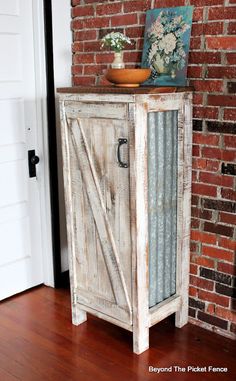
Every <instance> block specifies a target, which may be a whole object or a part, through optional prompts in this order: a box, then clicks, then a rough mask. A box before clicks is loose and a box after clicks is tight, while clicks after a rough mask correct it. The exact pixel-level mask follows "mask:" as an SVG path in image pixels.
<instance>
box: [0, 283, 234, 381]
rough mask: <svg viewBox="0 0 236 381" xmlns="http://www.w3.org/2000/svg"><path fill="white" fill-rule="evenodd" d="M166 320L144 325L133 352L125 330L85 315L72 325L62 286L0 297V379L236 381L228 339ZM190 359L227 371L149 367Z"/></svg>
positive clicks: (179, 363) (182, 363)
mask: <svg viewBox="0 0 236 381" xmlns="http://www.w3.org/2000/svg"><path fill="white" fill-rule="evenodd" d="M172 320H173V319H171V318H170V319H167V320H165V321H163V322H161V323H159V324H158V325H156V326H154V327H153V328H151V330H150V349H149V350H148V351H146V352H145V353H143V354H142V355H140V356H137V355H134V354H133V353H132V334H131V333H130V332H127V331H125V330H123V329H121V328H118V327H116V326H114V325H112V324H109V323H107V322H104V321H102V320H100V319H97V318H94V317H92V316H89V318H88V321H87V322H86V323H84V324H82V325H81V326H79V327H75V326H73V325H72V324H71V316H70V300H69V292H68V291H67V290H54V289H52V288H48V287H44V286H42V287H38V288H35V289H33V290H30V291H28V292H25V293H23V294H21V295H18V296H15V297H12V298H10V299H8V300H5V301H3V302H2V303H1V304H0V381H19V380H22V381H110V380H112V381H113V380H114V381H146V380H161V381H162V380H163V381H165V380H171V381H172V380H187V381H191V380H198V381H199V380H200V381H202V380H203V381H204V380H213V381H214V380H217V381H221V380H222V381H225V380H227V381H228V380H232V381H233V380H236V361H235V359H236V342H235V341H232V340H229V339H225V338H223V337H221V336H218V335H216V334H214V333H211V332H208V331H205V330H203V329H201V328H198V327H195V326H193V325H191V324H188V325H187V326H185V327H184V328H182V329H177V328H175V327H174V324H173V321H172ZM192 365H193V366H199V367H205V366H206V367H208V366H215V367H223V368H225V367H227V368H228V372H227V373H215V372H202V373H197V372H187V371H186V372H181V373H177V372H174V371H172V373H169V372H165V373H159V374H157V373H155V374H154V373H149V372H148V368H149V366H153V367H158V368H162V367H163V368H164V367H166V368H170V367H171V366H172V367H174V366H180V367H187V366H192ZM172 370H174V368H172Z"/></svg>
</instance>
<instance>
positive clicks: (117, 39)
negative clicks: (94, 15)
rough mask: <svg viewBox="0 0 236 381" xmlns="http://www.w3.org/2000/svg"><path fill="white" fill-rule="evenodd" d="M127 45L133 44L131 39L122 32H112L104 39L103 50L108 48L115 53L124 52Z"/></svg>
mask: <svg viewBox="0 0 236 381" xmlns="http://www.w3.org/2000/svg"><path fill="white" fill-rule="evenodd" d="M125 44H132V41H131V39H130V38H129V37H127V36H125V35H124V34H123V33H120V32H111V33H108V34H106V36H104V37H103V38H102V44H101V48H103V47H104V46H108V47H110V48H111V50H114V52H117V53H119V52H121V51H122V50H123V48H124V46H125Z"/></svg>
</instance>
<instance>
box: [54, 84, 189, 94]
mask: <svg viewBox="0 0 236 381" xmlns="http://www.w3.org/2000/svg"><path fill="white" fill-rule="evenodd" d="M192 91H193V88H192V87H173V86H172V87H155V86H140V87H115V86H74V87H62V88H58V89H57V92H58V93H67V94H72V93H73V94H91V93H92V94H132V95H135V94H163V93H179V92H192Z"/></svg>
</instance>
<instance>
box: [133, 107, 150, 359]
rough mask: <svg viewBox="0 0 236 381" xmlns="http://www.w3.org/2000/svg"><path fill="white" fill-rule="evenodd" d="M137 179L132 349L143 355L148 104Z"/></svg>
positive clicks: (139, 120)
mask: <svg viewBox="0 0 236 381" xmlns="http://www.w3.org/2000/svg"><path fill="white" fill-rule="evenodd" d="M135 176H136V190H135V198H136V242H137V246H136V256H137V262H136V266H137V267H136V269H135V272H136V274H135V279H136V285H135V289H134V293H135V302H134V304H133V309H134V314H133V316H134V318H133V350H134V352H135V353H137V354H140V353H142V352H144V351H145V350H146V349H148V348H149V322H148V309H149V297H148V288H149V282H148V279H149V276H148V205H147V202H148V195H147V176H148V174H147V105H146V104H136V110H135Z"/></svg>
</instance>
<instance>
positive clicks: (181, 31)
mask: <svg viewBox="0 0 236 381" xmlns="http://www.w3.org/2000/svg"><path fill="white" fill-rule="evenodd" d="M192 14H193V7H176V8H159V9H152V10H150V11H147V16H146V28H145V35H144V49H143V56H142V67H150V68H151V70H152V74H151V76H150V78H149V79H148V80H147V81H146V82H145V85H154V86H184V85H185V84H186V73H187V65H188V52H189V42H190V35H191V26H192Z"/></svg>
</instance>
